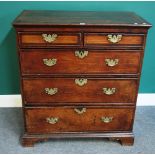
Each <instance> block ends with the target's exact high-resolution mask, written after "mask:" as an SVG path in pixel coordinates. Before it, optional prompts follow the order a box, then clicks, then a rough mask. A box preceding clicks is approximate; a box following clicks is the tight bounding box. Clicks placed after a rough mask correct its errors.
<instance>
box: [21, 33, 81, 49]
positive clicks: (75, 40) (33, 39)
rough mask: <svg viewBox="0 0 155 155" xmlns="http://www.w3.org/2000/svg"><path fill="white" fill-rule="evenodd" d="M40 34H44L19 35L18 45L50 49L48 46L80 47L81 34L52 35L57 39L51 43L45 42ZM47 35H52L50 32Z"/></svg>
mask: <svg viewBox="0 0 155 155" xmlns="http://www.w3.org/2000/svg"><path fill="white" fill-rule="evenodd" d="M42 34H44V32H40V33H37V32H36V33H35V32H33V33H32V32H30V33H19V38H20V44H21V46H36V47H39V46H43V47H48V48H49V47H50V46H54V47H55V46H63V45H67V46H69V45H80V44H81V34H80V33H71V34H69V33H54V34H57V36H58V37H57V38H56V39H55V41H53V42H52V43H49V42H46V41H45V40H44V39H43V37H42ZM45 34H47V35H52V34H53V33H52V32H49V33H46V32H45Z"/></svg>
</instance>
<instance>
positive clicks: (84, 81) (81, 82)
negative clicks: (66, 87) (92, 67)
mask: <svg viewBox="0 0 155 155" xmlns="http://www.w3.org/2000/svg"><path fill="white" fill-rule="evenodd" d="M87 81H88V80H87V79H75V84H77V85H78V86H83V85H85V84H87Z"/></svg>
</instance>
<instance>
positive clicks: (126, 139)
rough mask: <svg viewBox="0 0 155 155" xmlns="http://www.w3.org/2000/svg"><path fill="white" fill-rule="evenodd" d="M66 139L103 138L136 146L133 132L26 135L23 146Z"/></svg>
mask: <svg viewBox="0 0 155 155" xmlns="http://www.w3.org/2000/svg"><path fill="white" fill-rule="evenodd" d="M64 138H68V139H70V138H80V139H81V138H91V139H92V138H103V139H109V140H110V141H118V142H120V143H121V144H122V145H126V146H132V145H133V144H134V134H133V133H132V132H124V133H122V132H121V133H119V132H111V133H109V132H108V133H90V132H89V133H55V134H42V135H36V134H31V135H30V134H24V135H23V136H22V139H21V140H22V145H23V146H24V147H33V146H34V144H35V143H38V142H42V141H47V140H49V139H64Z"/></svg>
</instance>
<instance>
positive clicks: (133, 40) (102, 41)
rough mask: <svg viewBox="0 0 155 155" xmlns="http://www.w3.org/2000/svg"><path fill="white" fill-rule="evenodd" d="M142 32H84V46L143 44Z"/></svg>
mask: <svg viewBox="0 0 155 155" xmlns="http://www.w3.org/2000/svg"><path fill="white" fill-rule="evenodd" d="M144 39H145V37H144V35H143V34H117V33H110V34H109V33H85V35H84V45H85V47H87V46H91V47H104V48H105V47H108V48H123V47H124V48H128V47H130V48H135V47H141V48H142V46H143V44H144Z"/></svg>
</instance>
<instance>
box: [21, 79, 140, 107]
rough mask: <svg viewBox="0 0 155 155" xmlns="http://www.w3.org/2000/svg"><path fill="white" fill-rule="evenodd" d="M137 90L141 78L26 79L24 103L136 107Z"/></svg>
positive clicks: (24, 81)
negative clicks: (129, 105)
mask: <svg viewBox="0 0 155 155" xmlns="http://www.w3.org/2000/svg"><path fill="white" fill-rule="evenodd" d="M137 87H138V81H137V79H98V78H96V79H95V78H38V79H37V78H32V79H30V78H28V79H23V93H24V100H25V104H27V105H54V104H55V105H58V104H61V105H71V104H86V103H87V104H89V105H90V104H98V103H99V104H102V103H107V104H108V103H113V104H117V103H122V104H123V105H125V104H127V103H130V104H134V102H135V99H136V96H137Z"/></svg>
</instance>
